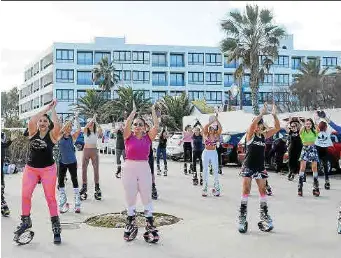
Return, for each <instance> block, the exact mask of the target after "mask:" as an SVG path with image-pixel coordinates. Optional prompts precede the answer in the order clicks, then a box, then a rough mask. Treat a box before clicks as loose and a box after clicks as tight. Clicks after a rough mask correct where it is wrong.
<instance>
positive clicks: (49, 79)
mask: <svg viewBox="0 0 341 258" xmlns="http://www.w3.org/2000/svg"><path fill="white" fill-rule="evenodd" d="M52 83H53V73H52V72H51V73H48V74H46V75H44V76H43V77H41V78H40V85H41V86H42V87H43V88H45V87H47V86H49V85H50V84H52Z"/></svg>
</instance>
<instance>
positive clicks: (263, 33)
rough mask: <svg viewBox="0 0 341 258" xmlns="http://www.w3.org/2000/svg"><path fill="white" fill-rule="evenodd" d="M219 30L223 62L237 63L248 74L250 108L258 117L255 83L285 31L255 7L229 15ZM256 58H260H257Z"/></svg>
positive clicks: (270, 61) (267, 13) (248, 6)
mask: <svg viewBox="0 0 341 258" xmlns="http://www.w3.org/2000/svg"><path fill="white" fill-rule="evenodd" d="M221 28H222V30H223V31H224V32H225V34H226V38H225V39H224V40H222V42H221V49H222V52H223V53H226V54H227V57H228V58H227V62H231V61H232V60H236V61H238V60H240V61H241V64H240V65H241V66H242V69H243V71H246V69H249V70H250V88H251V99H252V108H253V112H254V113H255V114H259V105H258V91H259V82H262V81H263V80H264V74H265V73H266V72H268V70H269V68H270V65H271V64H273V61H272V60H273V59H274V58H276V57H277V56H278V49H277V47H278V46H279V40H280V39H281V38H282V37H284V35H285V31H284V29H282V28H280V27H278V26H276V25H274V23H273V14H272V13H271V11H270V10H268V9H261V10H259V7H258V5H254V6H251V5H246V9H245V12H244V13H243V14H242V13H240V11H231V12H230V13H229V15H228V18H227V19H225V20H222V21H221ZM260 55H261V56H263V57H264V58H259V56H260Z"/></svg>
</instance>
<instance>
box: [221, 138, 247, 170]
mask: <svg viewBox="0 0 341 258" xmlns="http://www.w3.org/2000/svg"><path fill="white" fill-rule="evenodd" d="M244 134H245V133H236V132H230V133H223V134H222V137H223V143H222V144H221V147H222V153H221V160H222V164H223V166H225V165H226V164H227V163H238V155H237V145H238V142H239V141H240V139H241V138H242V137H243V135H244Z"/></svg>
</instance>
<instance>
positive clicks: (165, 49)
mask: <svg viewBox="0 0 341 258" xmlns="http://www.w3.org/2000/svg"><path fill="white" fill-rule="evenodd" d="M105 56H106V57H108V59H109V61H113V62H114V66H115V69H116V73H117V74H118V75H119V77H120V83H119V84H121V85H129V86H132V88H133V89H134V90H143V91H144V94H145V97H146V98H151V99H152V100H153V101H156V100H158V99H160V98H162V97H163V96H165V95H166V94H169V95H172V96H174V95H179V94H181V93H182V92H186V93H187V94H188V96H189V98H190V99H191V100H195V99H203V98H205V99H206V102H207V103H208V104H210V105H215V106H218V105H219V106H221V105H223V103H225V101H226V100H228V91H229V89H230V88H231V85H233V84H234V76H233V73H234V71H235V69H236V68H237V67H238V62H232V63H227V62H226V57H224V55H223V54H222V53H221V51H220V49H219V48H217V47H189V46H161V45H134V44H126V43H125V39H124V38H95V40H94V42H92V43H77V44H75V43H54V44H53V45H52V47H50V48H49V49H47V50H46V51H45V52H44V53H42V54H41V55H40V56H39V57H38V58H37V59H36V60H34V61H33V62H32V63H31V64H30V65H29V66H27V69H26V70H25V78H24V80H25V82H24V83H23V84H22V85H21V86H20V87H19V90H20V91H19V92H20V93H19V94H20V95H19V112H20V116H19V117H20V119H21V120H27V119H28V118H29V117H30V116H32V115H33V114H35V113H36V112H37V111H38V110H40V109H41V108H42V107H43V106H44V105H45V104H47V103H48V102H49V101H51V100H52V99H53V98H56V99H57V100H58V105H57V113H58V114H59V115H60V117H61V118H62V120H64V119H65V118H66V117H68V116H69V115H72V111H71V105H73V104H75V103H77V99H78V98H80V97H82V96H84V95H85V91H86V90H87V89H93V88H94V89H98V90H99V88H98V86H97V85H95V83H94V82H93V80H92V69H93V68H94V67H96V64H97V63H98V62H99V61H100V60H101V59H102V57H105ZM316 58H317V59H319V60H320V63H321V68H325V67H329V68H330V71H333V70H334V69H335V67H336V66H337V65H340V64H341V51H339V52H335V51H306V50H295V49H294V48H293V36H292V35H289V36H287V37H286V38H285V39H283V40H282V41H281V44H280V47H279V56H278V58H277V59H276V60H275V64H274V65H273V68H271V69H270V73H269V74H267V75H265V80H264V83H262V84H261V85H260V90H259V91H260V94H259V101H260V104H262V103H263V102H264V101H268V100H272V99H273V93H274V92H276V98H277V99H276V101H277V102H280V101H281V99H283V98H284V97H283V98H282V97H281V90H282V89H283V94H285V88H286V87H288V86H289V85H291V83H292V81H293V76H292V75H293V74H296V73H298V68H299V67H300V65H301V63H302V62H307V61H309V60H311V59H316ZM249 81H250V75H249V74H248V71H246V73H245V75H244V76H243V80H242V84H243V105H244V108H245V110H247V111H248V110H251V93H250V87H249ZM116 90H117V89H116V88H115V89H113V90H112V91H111V93H108V94H106V95H105V98H108V99H114V98H117V97H118V96H117V91H116ZM283 96H284V95H283ZM232 104H233V105H235V106H238V105H239V100H237V99H236V100H233V101H232Z"/></svg>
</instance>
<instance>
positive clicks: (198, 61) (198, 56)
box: [188, 53, 204, 65]
mask: <svg viewBox="0 0 341 258" xmlns="http://www.w3.org/2000/svg"><path fill="white" fill-rule="evenodd" d="M188 64H189V65H204V53H188Z"/></svg>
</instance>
